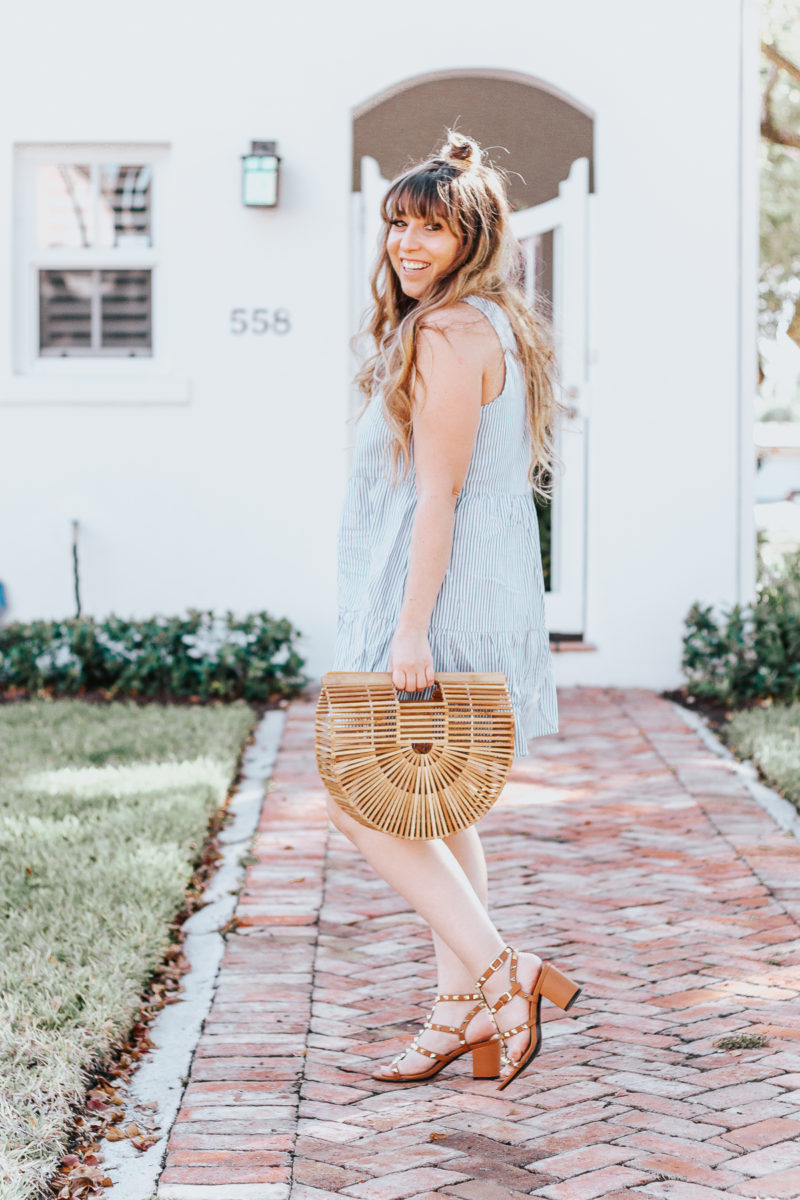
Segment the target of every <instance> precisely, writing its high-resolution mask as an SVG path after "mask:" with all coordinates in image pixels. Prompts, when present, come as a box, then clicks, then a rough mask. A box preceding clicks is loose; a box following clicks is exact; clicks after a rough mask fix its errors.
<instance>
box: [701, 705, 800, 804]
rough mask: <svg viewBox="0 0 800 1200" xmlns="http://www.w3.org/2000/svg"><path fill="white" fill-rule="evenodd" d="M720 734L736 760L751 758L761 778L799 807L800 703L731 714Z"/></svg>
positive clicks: (751, 709)
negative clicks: (759, 771)
mask: <svg viewBox="0 0 800 1200" xmlns="http://www.w3.org/2000/svg"><path fill="white" fill-rule="evenodd" d="M720 735H721V737H722V739H723V741H724V742H725V743H726V745H727V746H728V747H729V748H730V749H731V750H732V751H733V753H734V754H736V755H737V757H739V758H749V759H752V761H753V762H754V763H755V764H756V766H757V767H758V768H759V769H760V770H761V772H762V774H763V775H764V777H765V779H767V780H768V782H769V783H770V784H771V785H772V786H773V787H774V788H775V789H776V790H777V791H779V792H780V793H781V794H782V795H784V796H785V797H786V799H787V800H791V802H792V804H794V805H796V806H797V808H800V703H795V704H772V705H770V706H769V707H768V708H750V709H745V710H743V711H742V712H737V713H734V714H733V716H731V717H729V718H728V719H727V721H726V722H725V724H724V725H723V726H722V729H721V730H720Z"/></svg>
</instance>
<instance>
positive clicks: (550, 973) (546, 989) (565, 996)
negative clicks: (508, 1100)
mask: <svg viewBox="0 0 800 1200" xmlns="http://www.w3.org/2000/svg"><path fill="white" fill-rule="evenodd" d="M509 957H510V959H511V965H510V967H509V978H510V982H511V986H510V988H509V990H508V991H507V992H503V994H502V996H500V997H498V999H497V1000H496V1001H495V1003H494V1004H490V1003H489V1001H488V1000H487V999H486V996H485V995H484V992H483V985H484V984H485V983H486V981H487V979H491V977H492V975H494V974H495V972H496V971H499V970H500V968H501V967H502V965H503V963H504V962H505V961H506V959H508V958H509ZM518 959H519V955H518V953H517V951H516V950H515V949H514V948H513V946H506V947H505V948H504V949H503V950H502V951H501V952H500V954H499V955H498V956H497V958H496V959H495V960H494V962H492V963H490V964H489V966H488V967H487V968H486V970H485V971H484V973H483V974H482V975H481V977H480V979H479V980H478V982H477V984H476V987H477V989H478V991H479V992H480V994H481V996H483V999H484V1002H485V1004H486V1007H487V1008H488V1009H489V1012H490V1013H491V1014H492V1020H493V1021H494V1023H495V1028H496V1029H497V1032H498V1034H499V1035H500V1038H501V1039H502V1041H503V1058H504V1061H505V1062H506V1063H507V1064H508V1065H509V1066H510V1067H511V1068H512V1070H511V1072H510V1074H508V1075H506V1076H505V1077H504V1078H503V1079H502V1081H501V1082H500V1083H499V1084H498V1085H497V1090H498V1092H501V1091H502V1090H503V1088H504V1087H507V1086H508V1084H509V1083H511V1080H512V1079H516V1077H517V1075H519V1074H520V1072H521V1071H523V1070H524V1069H525V1067H527V1065H528V1063H529V1062H531V1061H532V1060H533V1058H535V1056H536V1055H537V1054H538V1052H539V1048H540V1046H541V1044H542V1026H541V1007H542V996H544V997H545V998H546V999H547V1000H549V1001H550V1002H551V1003H552V1004H555V1005H557V1007H558V1008H561V1009H563V1010H564V1012H567V1011H568V1010H569V1009H570V1008H572V1005H573V1004H574V1003H575V1001H576V1000H577V999H578V996H579V995H580V994H581V989H580V988H579V987H578V985H577V983H575V982H574V981H573V980H572V979H570V978H569V977H568V976H566V975H564V974H563V973H562V972H561V971H559V969H558V967H556V966H554V965H553V963H551V962H543V963H542V965H541V967H540V968H539V974H538V975H537V976H536V980H535V982H534V984H533V991H532V992H526V991H525V990H524V989H523V987H522V985H521V984H520V982H519V980H518V979H517V962H518ZM515 996H522V997H523V999H525V1000H527V1001H528V1003H529V1005H530V1013H529V1016H528V1020H527V1021H523V1022H522V1024H521V1025H515V1026H514V1027H513V1028H512V1029H501V1028H500V1026H499V1025H498V1023H497V1015H496V1014H497V1012H498V1011H499V1009H501V1008H502V1007H503V1006H504V1005H506V1004H508V1002H509V1000H513V998H514V997H515ZM526 1029H529V1030H531V1036H530V1037H529V1039H528V1047H527V1049H526V1051H525V1053H524V1054H523V1055H522V1057H521V1058H520V1059H519V1060H518V1061H517V1062H512V1061H511V1060H510V1059H508V1058H507V1056H506V1053H505V1043H506V1040H507V1039H508V1038H511V1037H514V1035H515V1034H517V1033H523V1032H524V1031H525V1030H526Z"/></svg>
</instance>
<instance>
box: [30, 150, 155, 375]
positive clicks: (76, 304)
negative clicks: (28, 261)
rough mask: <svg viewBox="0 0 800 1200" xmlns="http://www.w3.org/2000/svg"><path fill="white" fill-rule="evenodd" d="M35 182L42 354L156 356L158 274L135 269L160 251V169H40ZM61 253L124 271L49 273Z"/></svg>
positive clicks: (58, 269) (142, 166)
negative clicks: (154, 282)
mask: <svg viewBox="0 0 800 1200" xmlns="http://www.w3.org/2000/svg"><path fill="white" fill-rule="evenodd" d="M34 178H35V211H36V251H37V258H39V259H40V261H39V263H38V264H37V273H38V291H39V304H38V310H39V320H38V326H39V339H38V340H39V353H40V354H42V355H78V354H85V355H105V356H111V355H115V354H122V355H125V354H127V355H136V354H144V355H150V354H152V352H153V341H152V288H151V286H150V283H151V276H152V266H151V265H150V264H149V263H148V264H147V265H138V264H137V265H133V263H132V262H130V252H131V251H134V252H135V253H137V254H138V253H139V252H140V251H144V252H145V254H146V255H147V257H149V255H148V254H147V252H150V251H151V250H152V245H153V241H152V235H151V228H152V221H151V216H152V213H151V201H152V193H153V188H152V180H153V167H152V164H151V163H134V164H131V163H123V164H118V163H95V164H86V165H78V164H72V163H63V162H51V163H38V164H37V165H36V170H35V176H34ZM53 250H56V251H58V252H59V254H63V253H64V252H68V253H69V252H71V253H72V254H73V255H74V256H75V260H76V261H80V256H81V254H82V253H83V252H84V251H88V250H94V251H95V252H96V253H98V254H100V255H103V253H104V252H106V254H107V257H108V260H109V262H111V261H115V262H118V263H119V264H120V265H119V266H116V267H115V268H114V269H113V270H112V269H109V270H103V269H102V268H99V267H95V268H94V269H81V268H80V267H73V268H69V267H55V266H48V265H47V260H48V257H49V254H48V252H50V251H53ZM126 262H127V263H128V264H129V265H122V264H123V263H126Z"/></svg>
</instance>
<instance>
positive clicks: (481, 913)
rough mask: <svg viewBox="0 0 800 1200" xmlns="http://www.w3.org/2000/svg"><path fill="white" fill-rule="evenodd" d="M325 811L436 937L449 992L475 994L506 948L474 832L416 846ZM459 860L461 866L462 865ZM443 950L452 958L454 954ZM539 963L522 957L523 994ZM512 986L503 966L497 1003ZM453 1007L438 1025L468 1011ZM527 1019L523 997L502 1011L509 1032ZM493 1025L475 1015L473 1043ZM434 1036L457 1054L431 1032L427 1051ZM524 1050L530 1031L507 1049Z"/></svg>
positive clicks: (332, 808) (414, 1065)
mask: <svg viewBox="0 0 800 1200" xmlns="http://www.w3.org/2000/svg"><path fill="white" fill-rule="evenodd" d="M328 811H329V814H330V817H331V820H332V821H333V824H334V825H335V826H336V828H337V829H339V830H341V832H342V833H344V834H345V836H346V837H347V838H349V840H350V841H351V842H353V844H354V845H355V846H356V847H357V848H358V849H359V850H360V851H361V853H362V854H363V856H364V858H365V859H366V860H367V862H368V863H369V864H370V866H371V867H372V868H373V869H374V870H375V871H376V872H377V874H378V875H380V877H381V878H382V879H384V880H385V881H386V883H388V884H389V885H390V886H391V887H393V888H394V890H395V891H396V892H398V893H399V895H401V896H402V897H403V898H404V899H405V900H407V901H408V902H409V904H410V905H411V906H412V908H414V910H415V911H416V912H417V913H419V915H420V916H421V917H422V918H423V920H425V921H426V922H427V923H428V925H430V927H431V929H432V931H433V933H434V937H435V938H436V939H438V940H437V943H436V945H437V963H438V965H439V967H440V971H441V974H440V978H439V982H440V985H441V984H442V982H446V983H447V985H448V987H449V986H452V985H453V984H455V983H456V981H459V982H463V990H464V991H470V992H471V991H472V990H473V988H474V986H475V980H476V979H477V978H478V976H479V975H481V974H482V972H483V971H484V970H485V969H486V967H487V966H488V965H489V963H490V962H492V961H493V960H494V959H495V958H496V957H497V956H498V954H499V953H500V952H501V950H502V949H503V947H504V945H505V942H504V940H503V938H502V937H501V936H500V934H499V932H498V931H497V929H496V928H495V926H494V924H493V922H492V921H491V919H490V917H489V914H488V912H487V910H486V907H485V892H486V883H485V872H486V867H485V862H484V861H483V852H482V849H481V847H480V842H479V840H478V841H477V845H476V842H475V840H474V839H477V838H478V834H477V831H474V830H473V831H472V832H471V833H469V832H468V834H467V836H466V837H465V836H463V835H455V838H448V839H447V842H445V841H442V840H440V839H435V840H432V841H415V840H411V839H406V838H396V837H392V836H391V835H390V834H386V833H381V832H379V831H378V830H375V829H369V828H367V827H366V826H364V825H361V824H360V823H359V822H358V821H355V820H353V818H352V817H350V816H348V815H347V813H345V812H343V811H342V809H340V808H339V806H338V805H337V804H335V802H334V801H333V800H331V799H329V800H328ZM448 843H451V844H448ZM460 860H463V863H464V865H462V861H460ZM465 868H466V869H465ZM468 872H469V873H468ZM471 877H472V878H471ZM473 880H474V882H473ZM476 885H477V886H476ZM479 892H481V893H482V894H479ZM439 944H441V947H442V951H443V958H442V959H441V960H440V959H439V958H438V947H439ZM445 952H449V956H448V954H447V953H445ZM540 962H541V960H540V959H539V958H538V957H537V956H536V955H535V954H521V955H520V963H519V968H518V978H519V981H520V983H521V984H522V986H523V987H524V988H525V990H526V991H529V990H530V988H531V987H532V985H533V981H534V979H535V978H536V975H537V972H538V970H539V965H540ZM508 984H509V964H508V963H506V964H504V967H503V968H502V969H501V970H500V971H498V972H497V974H496V975H495V976H494V977H493V978H492V980H491V981H489V985H490V986H491V989H492V992H494V991H496V996H497V997H499V996H500V995H501V993H502V992H504V991H506V990H507V988H508ZM489 985H487V995H488V996H489V999H490V1000H494V999H495V998H496V997H495V996H494V995H493V994H492V992H490V991H489V990H488V986H489ZM440 990H444V989H440ZM454 990H456V989H455V988H454ZM457 990H458V992H459V993H460V992H461V991H462V987H461V986H459V987H458V989H457ZM456 1009H458V1013H459V1015H458V1018H457V1019H456V1020H453V1018H452V1017H450V1016H447V1015H446V1014H447V1011H448V1009H445V1007H444V1006H441V1005H440V1006H439V1009H438V1011H437V1014H436V1016H435V1017H434V1020H435V1021H436V1023H438V1024H443V1025H448V1024H454V1025H458V1024H459V1023H460V1021H461V1020H463V1018H464V1016H465V1015H466V1012H467V1011H468V1010H469V1006H468V1005H464V1004H458V1005H455V1004H453V1005H451V1006H450V1008H449V1010H450V1011H452V1012H453V1013H455V1010H456ZM527 1013H528V1006H527V1004H526V1002H525V1001H524V1000H523V999H521V998H520V997H515V999H514V1000H512V1001H510V1002H509V1003H508V1004H506V1005H505V1006H504V1007H503V1010H502V1027H503V1028H506V1029H510V1028H511V1027H512V1026H513V1025H516V1024H519V1023H521V1022H522V1021H524V1020H525V1019H526V1017H527ZM499 1019H500V1017H499V1016H498V1020H499ZM488 1020H489V1018H488V1014H486V1013H485V1012H482V1013H480V1014H478V1016H476V1017H475V1019H474V1021H473V1022H472V1023H471V1025H470V1027H469V1030H468V1033H469V1038H470V1040H471V1041H475V1040H478V1039H479V1037H481V1036H484V1033H483V1026H484V1024H485V1022H486V1021H488ZM479 1025H480V1026H481V1028H480V1030H479V1028H478V1026H479ZM486 1030H487V1032H490V1030H491V1026H490V1025H486ZM434 1037H435V1038H438V1039H444V1041H445V1043H446V1045H445V1046H444V1051H446V1050H451V1049H452V1048H453V1037H452V1035H448V1034H436V1031H429V1032H428V1040H426V1042H425V1045H426V1046H428V1045H429V1041H430V1045H429V1048H430V1049H432V1050H438V1049H439V1048H438V1046H437V1045H436V1044H435V1041H434ZM527 1045H528V1035H527V1033H523V1034H519V1035H517V1037H515V1038H513V1039H511V1040H510V1041H509V1042H508V1043H507V1045H506V1049H507V1052H508V1055H509V1057H510V1058H511V1059H516V1058H517V1057H519V1055H520V1054H521V1053H522V1052H523V1051H524V1050H525V1048H526V1046H527ZM439 1052H440V1053H441V1052H443V1051H439ZM406 1059H407V1060H408V1067H407V1069H404V1068H405V1063H406V1060H404V1066H402V1067H401V1068H400V1069H401V1070H402V1071H403V1073H404V1074H405V1073H415V1072H417V1071H419V1070H422V1069H423V1068H424V1066H430V1063H431V1060H430V1059H425V1058H424V1056H422V1055H417V1054H409V1055H407V1056H406Z"/></svg>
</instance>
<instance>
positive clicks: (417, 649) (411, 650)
mask: <svg viewBox="0 0 800 1200" xmlns="http://www.w3.org/2000/svg"><path fill="white" fill-rule="evenodd" d="M389 670H390V671H391V673H392V683H393V684H394V686H395V687H396V688H397V689H398V690H399V691H404V692H421V691H422V689H423V688H426V687H430V685H431V684H432V683H433V655H432V654H431V648H430V643H429V642H428V631H427V629H423V627H422V626H421V625H420V626H412V627H410V628H409V627H404V626H400V627H398V629H397V632H396V633H395V635H394V638H393V639H392V647H391V650H390V652H389Z"/></svg>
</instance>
